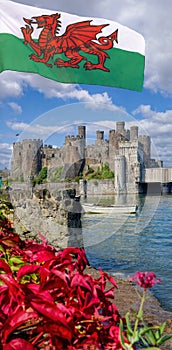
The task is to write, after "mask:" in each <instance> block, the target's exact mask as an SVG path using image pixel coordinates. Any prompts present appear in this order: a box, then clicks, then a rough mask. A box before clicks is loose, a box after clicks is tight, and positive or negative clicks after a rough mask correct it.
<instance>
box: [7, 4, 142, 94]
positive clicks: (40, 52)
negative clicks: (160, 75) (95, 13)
mask: <svg viewBox="0 0 172 350" xmlns="http://www.w3.org/2000/svg"><path fill="white" fill-rule="evenodd" d="M0 14H1V22H0V72H2V71H5V70H11V71H20V72H31V73H36V74H39V75H42V76H44V77H46V78H49V79H53V80H56V81H58V82H63V83H78V84H95V85H105V86H114V87H118V88H124V89H130V90H136V91H141V90H142V86H143V80H144V61H145V42H144V38H143V37H142V35H140V34H139V33H137V32H136V31H134V30H132V29H130V28H127V27H125V26H123V25H121V24H119V23H117V22H113V21H110V20H107V19H104V18H93V17H90V18H88V17H87V18H86V17H79V16H76V15H71V14H68V13H64V12H61V11H59V10H57V9H55V10H54V11H53V10H48V9H42V8H37V7H31V6H26V5H23V4H19V3H16V2H12V1H8V0H0Z"/></svg>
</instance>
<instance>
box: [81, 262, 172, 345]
mask: <svg viewBox="0 0 172 350" xmlns="http://www.w3.org/2000/svg"><path fill="white" fill-rule="evenodd" d="M84 273H85V274H90V275H91V276H92V277H93V278H98V277H99V271H98V270H97V269H96V268H94V267H92V266H87V267H86V269H85V270H84ZM113 277H114V279H115V281H116V283H117V285H118V289H115V291H114V298H113V299H112V302H113V303H115V304H116V306H117V308H118V311H119V313H120V314H121V316H123V317H124V316H125V314H126V313H127V312H128V311H129V312H130V314H131V315H132V311H135V312H136V311H138V307H139V297H138V292H137V286H136V285H134V284H131V282H129V281H128V280H124V279H121V278H117V277H116V276H114V275H113ZM108 287H112V285H111V283H110V282H107V288H108ZM149 294H150V297H149V298H148V299H147V300H146V302H145V304H144V308H143V311H144V321H145V322H146V323H147V324H149V325H158V326H159V325H160V324H162V323H163V322H166V328H165V332H164V334H172V312H170V311H166V310H164V309H163V308H162V306H161V304H160V302H159V301H158V299H157V298H156V297H155V296H154V295H153V294H152V292H151V291H149ZM161 349H162V350H172V339H170V340H168V341H167V342H166V343H165V344H164V345H162V346H161Z"/></svg>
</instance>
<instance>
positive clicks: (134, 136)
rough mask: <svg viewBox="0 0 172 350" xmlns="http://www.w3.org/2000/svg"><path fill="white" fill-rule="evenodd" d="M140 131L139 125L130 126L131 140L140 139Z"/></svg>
mask: <svg viewBox="0 0 172 350" xmlns="http://www.w3.org/2000/svg"><path fill="white" fill-rule="evenodd" d="M138 131H139V128H138V126H131V128H130V141H131V142H132V141H134V140H137V139H138Z"/></svg>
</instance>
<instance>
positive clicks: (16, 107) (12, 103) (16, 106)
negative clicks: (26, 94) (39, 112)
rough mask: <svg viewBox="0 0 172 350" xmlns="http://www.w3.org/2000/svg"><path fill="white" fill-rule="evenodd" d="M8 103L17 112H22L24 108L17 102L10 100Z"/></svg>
mask: <svg viewBox="0 0 172 350" xmlns="http://www.w3.org/2000/svg"><path fill="white" fill-rule="evenodd" d="M8 105H9V106H10V107H11V108H12V110H13V111H14V113H15V114H21V113H22V108H21V106H19V105H18V104H17V103H15V102H8Z"/></svg>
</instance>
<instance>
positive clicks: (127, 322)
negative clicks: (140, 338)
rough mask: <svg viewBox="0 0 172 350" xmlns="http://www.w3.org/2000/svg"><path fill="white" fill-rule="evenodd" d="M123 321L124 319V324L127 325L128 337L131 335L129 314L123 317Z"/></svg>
mask: <svg viewBox="0 0 172 350" xmlns="http://www.w3.org/2000/svg"><path fill="white" fill-rule="evenodd" d="M125 319H126V324H127V331H128V333H129V334H130V335H132V334H133V330H132V327H131V322H130V314H129V312H127V314H126V315H125Z"/></svg>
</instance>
